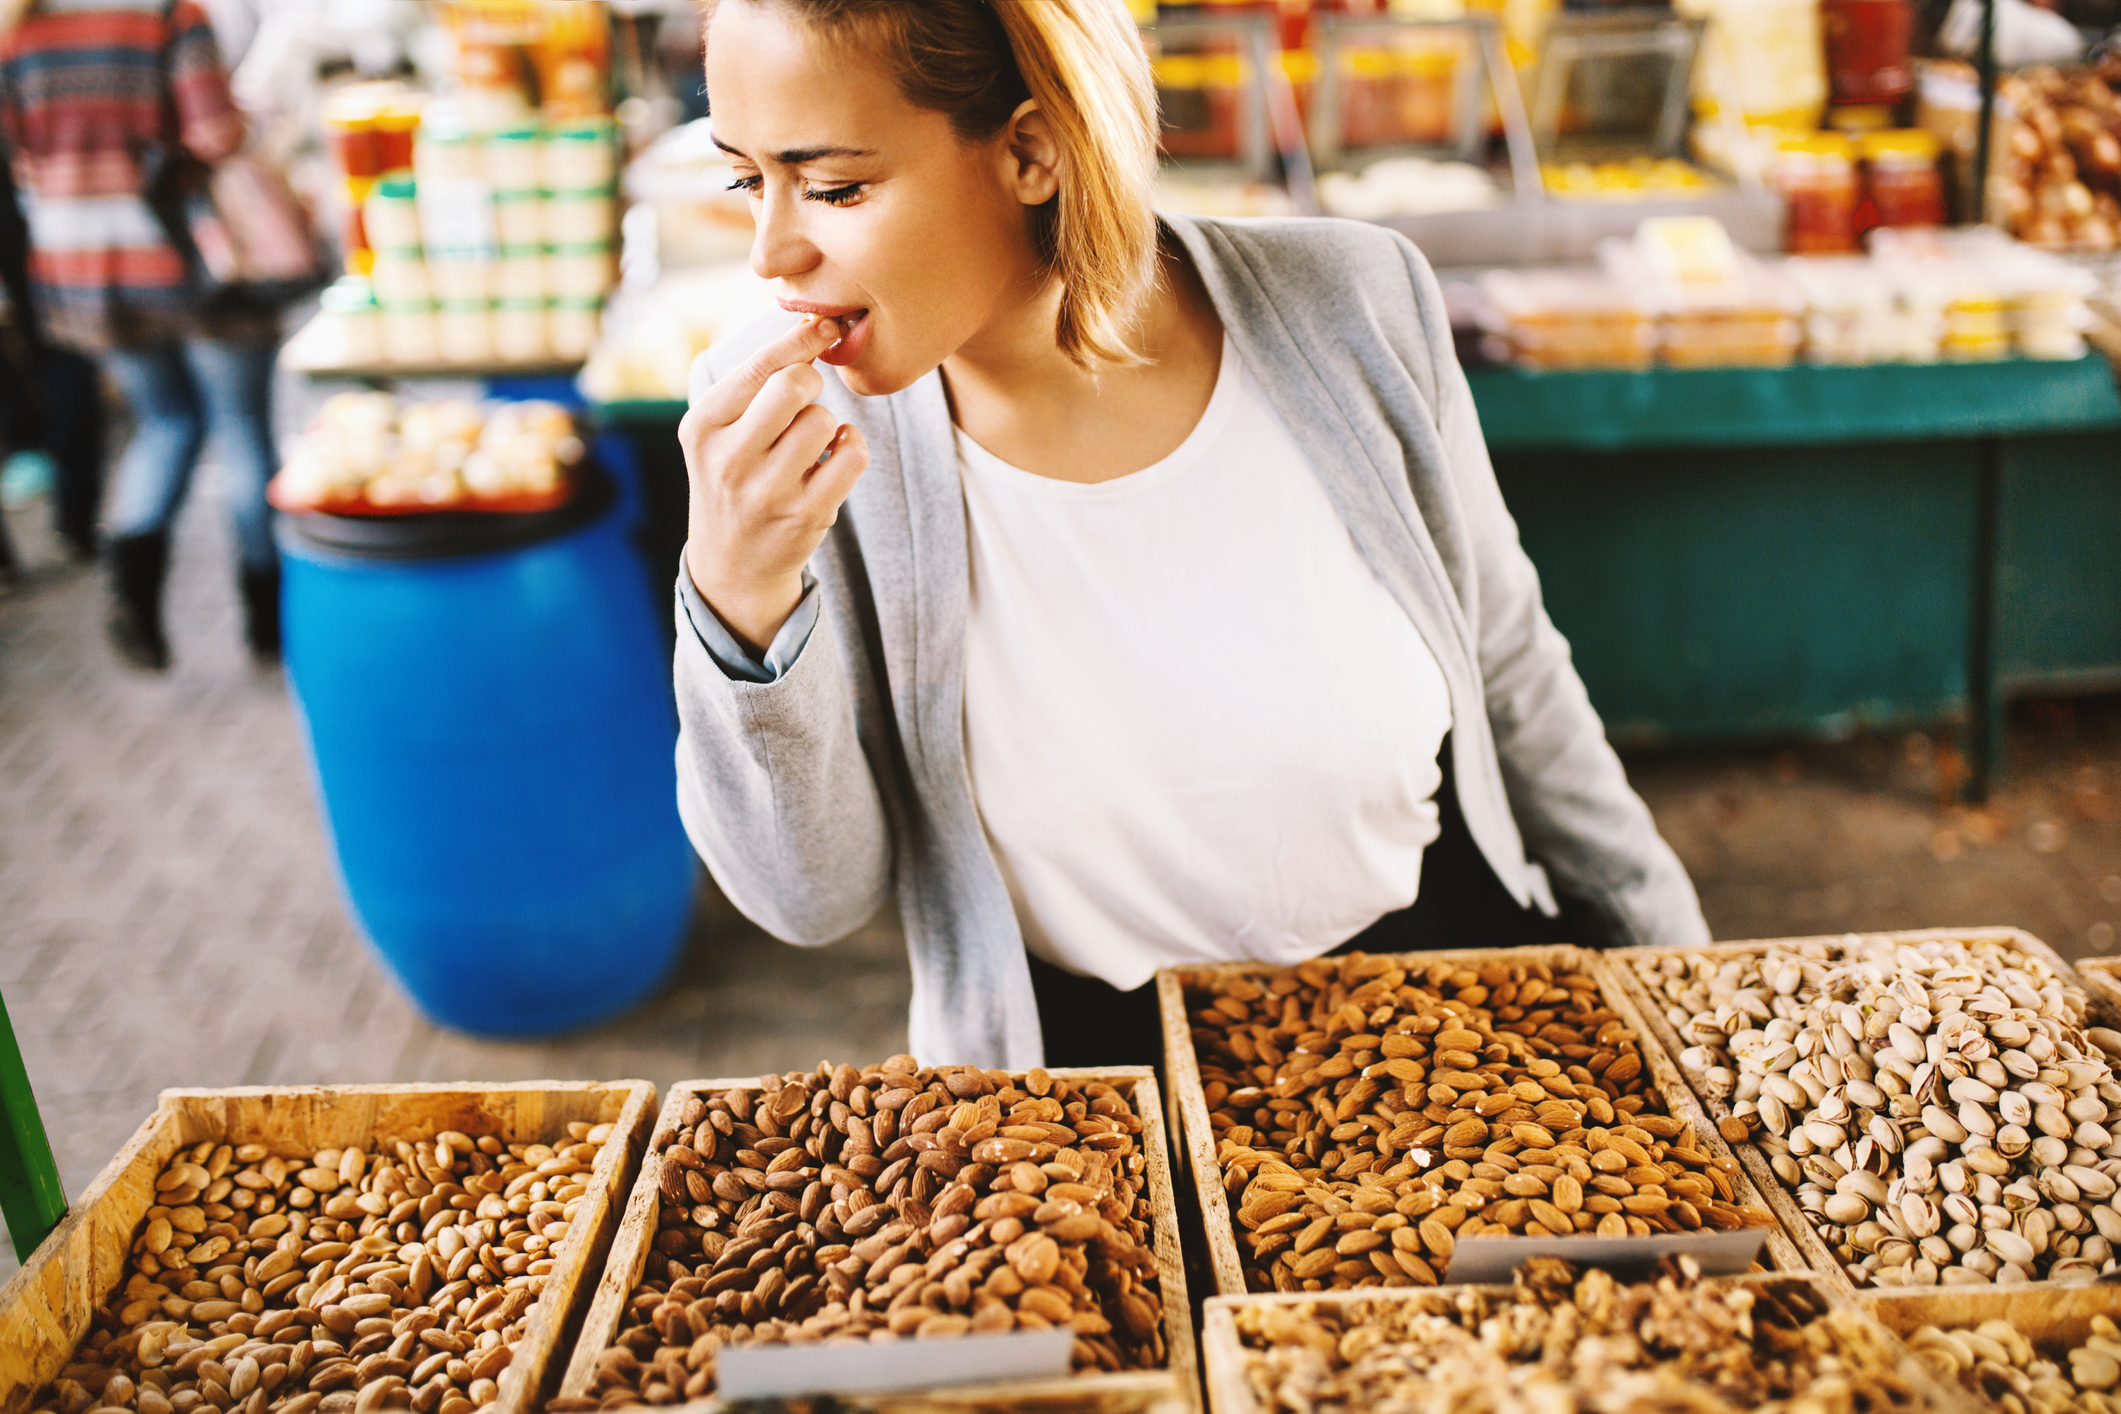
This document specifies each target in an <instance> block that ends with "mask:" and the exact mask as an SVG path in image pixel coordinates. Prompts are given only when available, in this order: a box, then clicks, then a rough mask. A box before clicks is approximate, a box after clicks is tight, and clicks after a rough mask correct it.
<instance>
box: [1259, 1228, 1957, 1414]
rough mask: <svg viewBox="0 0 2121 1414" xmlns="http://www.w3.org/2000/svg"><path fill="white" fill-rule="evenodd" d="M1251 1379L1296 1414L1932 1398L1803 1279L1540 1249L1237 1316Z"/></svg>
mask: <svg viewBox="0 0 2121 1414" xmlns="http://www.w3.org/2000/svg"><path fill="white" fill-rule="evenodd" d="M1236 1320H1237V1329H1238V1335H1239V1338H1240V1339H1241V1340H1242V1341H1243V1343H1244V1346H1245V1352H1246V1359H1245V1370H1244V1373H1245V1379H1246V1382H1247V1383H1248V1384H1249V1385H1250V1387H1251V1389H1252V1392H1253V1395H1254V1397H1255V1398H1256V1399H1257V1401H1258V1403H1259V1406H1260V1407H1261V1408H1262V1409H1264V1410H1271V1411H1277V1414H1278V1411H1283V1410H1287V1411H1290V1414H1430V1411H1436V1410H1448V1411H1450V1414H1555V1411H1569V1410H1583V1411H1586V1412H1587V1414H1589V1411H1599V1412H1600V1414H1605V1411H1611V1414H1622V1412H1623V1411H1627V1412H1628V1414H1633V1411H1657V1410H1663V1411H1679V1410H1685V1411H1690V1414H1738V1411H1759V1412H1760V1414H1855V1411H1867V1412H1868V1414H1882V1412H1883V1411H1887V1410H1906V1409H1913V1408H1924V1407H1930V1406H1929V1402H1928V1401H1927V1400H1926V1399H1925V1398H1924V1395H1925V1394H1926V1393H1927V1391H1926V1390H1924V1389H1923V1388H1921V1387H1920V1381H1919V1377H1918V1378H1916V1379H1910V1378H1909V1377H1908V1376H1907V1375H1904V1374H1903V1373H1902V1372H1901V1369H1900V1366H1901V1365H1902V1363H1903V1362H1904V1360H1905V1356H1904V1355H1902V1354H1901V1353H1900V1352H1899V1351H1898V1350H1896V1349H1895V1348H1894V1345H1893V1342H1892V1338H1891V1337H1890V1336H1889V1335H1887V1334H1886V1333H1885V1331H1884V1330H1883V1329H1882V1328H1880V1327H1879V1326H1878V1325H1877V1324H1876V1323H1875V1322H1873V1321H1871V1320H1869V1319H1868V1318H1867V1317H1864V1316H1862V1315H1859V1314H1858V1313H1856V1312H1854V1311H1851V1310H1845V1309H1834V1308H1832V1307H1829V1306H1828V1305H1827V1303H1826V1302H1825V1301H1824V1300H1823V1299H1822V1298H1821V1296H1820V1294H1819V1293H1818V1292H1817V1291H1815V1290H1813V1289H1811V1287H1810V1286H1809V1285H1808V1284H1807V1283H1805V1282H1803V1281H1799V1280H1793V1279H1788V1278H1784V1279H1779V1280H1767V1281H1758V1282H1749V1283H1745V1284H1743V1285H1727V1286H1721V1287H1719V1286H1715V1285H1709V1284H1704V1283H1702V1282H1700V1281H1699V1279H1698V1274H1697V1273H1696V1271H1695V1270H1694V1268H1693V1267H1692V1264H1691V1263H1688V1262H1685V1261H1682V1262H1680V1263H1676V1264H1672V1266H1671V1267H1669V1268H1667V1270H1666V1271H1665V1273H1664V1274H1663V1275H1661V1276H1659V1277H1657V1278H1656V1279H1655V1280H1652V1281H1646V1282H1640V1283H1636V1284H1633V1285H1625V1286H1624V1285H1621V1284H1619V1283H1617V1282H1615V1281H1614V1279H1613V1278H1612V1277H1611V1276H1609V1275H1608V1274H1607V1273H1605V1272H1604V1271H1601V1270H1597V1269H1593V1270H1590V1271H1585V1272H1582V1273H1580V1274H1579V1273H1578V1271H1577V1270H1576V1268H1575V1267H1573V1266H1571V1265H1570V1264H1569V1263H1567V1262H1562V1261H1558V1260H1556V1259H1554V1258H1551V1257H1543V1258H1535V1259H1533V1260H1532V1261H1529V1262H1527V1263H1525V1264H1524V1265H1523V1266H1522V1267H1520V1268H1519V1269H1518V1272H1517V1281H1516V1284H1515V1287H1514V1289H1512V1290H1511V1291H1509V1292H1507V1293H1499V1292H1498V1293H1495V1294H1490V1293H1489V1292H1487V1291H1485V1290H1483V1289H1481V1288H1477V1287H1473V1288H1461V1289H1460V1291H1459V1292H1458V1293H1457V1294H1456V1295H1455V1296H1448V1295H1446V1294H1444V1293H1442V1292H1436V1293H1431V1294H1421V1295H1411V1296H1405V1297H1397V1298H1381V1297H1372V1298H1368V1299H1365V1300H1359V1301H1352V1302H1325V1301H1315V1302H1294V1303H1290V1304H1285V1305H1263V1304H1256V1305H1248V1306H1246V1307H1244V1308H1242V1309H1241V1310H1239V1311H1238V1312H1237V1315H1236Z"/></svg>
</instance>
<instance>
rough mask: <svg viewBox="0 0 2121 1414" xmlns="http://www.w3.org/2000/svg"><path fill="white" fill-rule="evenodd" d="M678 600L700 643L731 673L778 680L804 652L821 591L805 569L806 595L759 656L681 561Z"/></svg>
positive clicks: (751, 679) (743, 678)
mask: <svg viewBox="0 0 2121 1414" xmlns="http://www.w3.org/2000/svg"><path fill="white" fill-rule="evenodd" d="M678 602H679V603H680V604H682V605H683V606H684V609H685V619H686V621H687V622H688V623H690V624H691V625H692V632H693V634H694V636H695V637H697V638H698V639H699V640H700V647H702V648H704V649H706V650H707V656H708V657H709V658H712V659H713V660H714V664H715V666H716V667H718V668H720V669H721V670H722V671H723V672H724V673H725V674H727V675H728V676H729V677H731V678H734V679H735V680H736V681H738V682H756V683H768V682H776V681H778V680H779V679H780V676H781V674H783V673H785V672H787V671H788V669H789V668H791V667H792V666H794V664H795V660H796V659H797V658H798V657H800V656H801V655H802V652H803V646H804V645H805V644H807V643H808V642H810V632H811V630H812V629H814V628H816V627H817V615H818V593H817V580H816V579H815V578H813V577H812V576H811V574H810V572H809V571H808V570H805V571H804V572H803V597H802V599H801V600H799V601H798V602H797V603H796V606H795V612H794V613H792V614H790V615H789V616H788V622H786V623H784V624H782V625H781V631H780V632H779V633H777V634H775V635H774V636H773V642H771V643H769V644H768V645H766V656H765V657H764V658H756V657H753V656H752V655H751V653H750V652H749V651H748V650H746V649H745V647H744V645H743V644H741V643H739V642H737V639H736V635H735V634H733V633H731V632H730V631H729V629H728V627H727V625H725V624H723V622H722V621H721V619H720V618H719V617H717V616H716V614H715V612H714V610H712V609H710V608H708V607H707V601H706V600H705V599H702V598H701V597H700V591H699V590H698V589H696V588H694V587H693V583H692V576H691V575H690V574H688V573H687V572H686V570H685V566H684V565H683V563H682V562H681V563H680V564H679V565H678Z"/></svg>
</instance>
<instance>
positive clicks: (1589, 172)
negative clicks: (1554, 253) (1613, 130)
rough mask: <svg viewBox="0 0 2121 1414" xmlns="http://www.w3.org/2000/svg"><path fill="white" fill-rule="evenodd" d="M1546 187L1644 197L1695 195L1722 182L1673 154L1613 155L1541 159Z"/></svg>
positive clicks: (1567, 194)
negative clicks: (1597, 158)
mask: <svg viewBox="0 0 2121 1414" xmlns="http://www.w3.org/2000/svg"><path fill="white" fill-rule="evenodd" d="M1539 174H1540V177H1541V179H1542V180H1543V181H1544V182H1545V184H1546V189H1547V190H1548V191H1549V192H1550V193H1552V194H1553V195H1555V196H1558V197H1563V198H1567V199H1569V200H1593V201H1645V200H1655V199H1656V198H1658V197H1668V196H1698V195H1700V194H1702V193H1704V192H1708V191H1713V190H1715V189H1716V188H1718V187H1720V186H1721V185H1722V183H1720V182H1718V181H1717V180H1716V179H1715V178H1713V177H1711V176H1709V175H1708V174H1707V173H1706V172H1704V171H1702V170H1701V169H1700V168H1699V167H1696V166H1694V165H1693V164H1692V163H1690V162H1684V161H1681V160H1680V159H1679V158H1677V157H1629V158H1613V159H1610V160H1607V161H1603V162H1567V163H1561V162H1545V163H1541V164H1540V168H1539Z"/></svg>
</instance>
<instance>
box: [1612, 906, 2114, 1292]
mask: <svg viewBox="0 0 2121 1414" xmlns="http://www.w3.org/2000/svg"><path fill="white" fill-rule="evenodd" d="M1855 936H1859V935H1856V934H1842V935H1839V936H1834V937H1817V938H1762V939H1755V940H1752V941H1749V942H1736V943H1711V944H1710V945H1709V946H1707V947H1705V948H1617V949H1615V950H1614V951H1613V952H1612V953H1611V954H1609V955H1608V957H1607V959H1606V961H1607V964H1608V966H1610V967H1611V969H1612V971H1613V974H1614V976H1615V977H1616V979H1617V980H1618V982H1619V985H1620V987H1621V988H1622V990H1623V991H1624V992H1625V993H1626V995H1627V998H1628V1000H1629V1002H1630V1004H1631V1005H1633V1007H1634V1008H1635V1010H1636V1011H1637V1013H1638V1014H1639V1015H1640V1016H1641V1017H1642V1019H1643V1021H1644V1023H1645V1024H1646V1026H1647V1027H1648V1034H1650V1035H1653V1036H1655V1037H1656V1038H1657V1041H1658V1044H1659V1045H1660V1046H1661V1047H1663V1048H1664V1049H1665V1050H1667V1051H1668V1052H1669V1053H1670V1054H1671V1055H1672V1056H1673V1058H1674V1059H1675V1061H1676V1059H1677V1057H1678V1055H1679V1053H1680V1052H1681V1051H1682V1050H1684V1049H1685V1048H1686V1043H1685V1042H1684V1041H1683V1040H1682V1039H1681V1038H1680V1036H1679V1033H1678V1032H1677V1031H1675V1030H1674V1029H1673V1028H1672V1023H1671V1021H1670V1019H1669V1018H1667V1017H1666V1016H1665V1014H1664V1007H1663V1004H1662V1003H1660V1002H1659V1001H1658V1000H1657V999H1656V998H1655V997H1653V996H1652V995H1651V994H1650V990H1649V988H1648V987H1647V986H1646V985H1645V984H1644V983H1643V981H1642V979H1641V978H1640V977H1638V976H1636V974H1635V968H1634V966H1633V960H1634V959H1636V958H1644V957H1647V958H1664V957H1670V956H1673V955H1675V954H1676V955H1678V956H1682V957H1693V956H1697V955H1704V954H1705V955H1707V956H1709V957H1744V956H1747V955H1749V954H1752V953H1757V952H1760V951H1763V950H1764V949H1767V948H1769V947H1776V946H1792V945H1797V944H1810V943H1826V944H1829V945H1831V944H1836V943H1841V942H1845V941H1846V940H1847V939H1848V938H1850V937H1855ZM1860 936H1862V937H1868V938H1887V939H1890V940H1891V941H1893V942H1896V943H1922V942H1935V941H1938V940H1956V941H1964V942H1988V941H2000V942H2008V943H2010V944H2012V945H2013V946H2015V947H2017V948H2019V949H2020V950H2021V951H2023V952H2025V953H2027V954H2029V955H2031V956H2033V957H2037V958H2039V959H2041V960H2042V961H2043V962H2045V963H2047V965H2048V966H2049V967H2052V968H2054V969H2055V971H2056V972H2057V973H2059V974H2060V975H2061V976H2062V978H2063V980H2064V981H2066V982H2069V983H2071V984H2073V985H2075V986H2078V987H2080V988H2084V990H2085V991H2086V994H2087V995H2091V993H2090V989H2089V988H2085V987H2084V979H2083V978H2082V977H2080V976H2079V975H2078V973H2077V971H2076V969H2074V968H2072V967H2071V966H2070V965H2069V964H2068V963H2067V962H2065V961H2063V960H2062V958H2061V956H2060V955H2059V954H2057V953H2056V952H2055V950H2054V949H2053V948H2051V947H2049V946H2048V945H2047V944H2046V943H2043V942H2041V941H2040V940H2039V939H2038V938H2036V937H2034V936H2033V935H2032V934H2030V933H2028V932H2026V931H2024V930H2023V929H2021V928H1924V929H1918V930H1912V931H1908V932H1900V933H1865V934H1861V935H1860ZM1675 1068H1676V1066H1675ZM1681 1074H1682V1075H1683V1074H1684V1072H1683V1071H1682V1072H1681ZM1686 1084H1687V1085H1688V1086H1689V1087H1690V1088H1691V1087H1692V1084H1693V1082H1692V1081H1691V1080H1687V1081H1686ZM1696 1097H1697V1098H1698V1099H1699V1100H1700V1101H1701V1103H1702V1105H1703V1106H1704V1107H1705V1108H1706V1109H1707V1110H1708V1112H1709V1113H1710V1114H1712V1115H1714V1116H1715V1117H1716V1118H1718V1119H1722V1118H1723V1117H1724V1116H1726V1115H1728V1114H1730V1112H1731V1106H1730V1102H1729V1101H1728V1100H1724V1099H1717V1098H1715V1097H1713V1096H1707V1095H1699V1094H1698V1093H1697V1096H1696ZM1732 1147H1733V1148H1734V1149H1735V1150H1736V1151H1737V1154H1738V1162H1740V1163H1741V1164H1743V1165H1745V1171H1746V1173H1747V1175H1748V1176H1750V1177H1751V1179H1752V1180H1753V1186H1754V1187H1756V1188H1758V1189H1759V1190H1760V1191H1761V1192H1763V1193H1765V1194H1766V1195H1767V1199H1768V1203H1769V1204H1770V1205H1771V1206H1772V1207H1773V1208H1774V1210H1775V1216H1776V1217H1777V1218H1778V1219H1779V1220H1780V1221H1781V1223H1782V1226H1783V1228H1784V1229H1785V1230H1787V1231H1788V1232H1789V1234H1790V1235H1791V1236H1792V1237H1794V1238H1795V1239H1796V1241H1797V1248H1798V1250H1799V1251H1800V1252H1801V1253H1802V1254H1803V1256H1804V1261H1805V1264H1806V1265H1808V1266H1810V1267H1811V1268H1812V1270H1813V1271H1815V1272H1817V1273H1819V1274H1821V1275H1823V1276H1825V1277H1827V1278H1828V1279H1830V1280H1832V1281H1835V1282H1837V1283H1839V1284H1840V1286H1841V1288H1842V1289H1843V1290H1844V1291H1845V1292H1848V1293H1850V1294H1856V1293H1865V1294H1868V1293H1870V1292H1871V1291H1873V1290H1890V1289H1891V1288H1872V1287H1861V1286H1858V1285H1856V1283H1855V1282H1854V1280H1852V1279H1851V1278H1850V1276H1849V1274H1848V1269H1847V1268H1846V1267H1844V1266H1843V1265H1842V1263H1841V1259H1840V1258H1839V1257H1836V1256H1835V1255H1834V1251H1833V1249H1832V1248H1831V1247H1828V1246H1827V1245H1826V1240H1825V1239H1824V1238H1822V1237H1821V1236H1820V1235H1819V1233H1818V1230H1817V1229H1815V1228H1814V1227H1813V1226H1812V1223H1811V1220H1810V1219H1809V1218H1807V1217H1806V1216H1805V1213H1804V1209H1802V1208H1801V1207H1799V1206H1798V1205H1797V1197H1796V1195H1795V1194H1794V1193H1792V1192H1790V1190H1789V1189H1787V1188H1785V1187H1783V1185H1782V1180H1780V1179H1779V1178H1777V1177H1776V1176H1775V1171H1774V1169H1773V1168H1771V1167H1770V1166H1769V1164H1768V1157H1767V1152H1766V1151H1765V1150H1763V1149H1762V1148H1761V1147H1760V1146H1759V1145H1758V1144H1754V1143H1751V1142H1750V1141H1748V1142H1744V1143H1740V1144H1736V1145H1733V1146H1732ZM1967 1289H1970V1290H1971V1289H1977V1288H1967ZM2024 1289H2026V1290H2032V1291H2056V1292H2059V1291H2065V1290H2068V1289H2069V1288H2068V1287H2067V1286H2061V1285H2058V1284H2056V1283H2054V1282H2045V1281H2038V1282H2028V1283H2026V1285H2025V1288H2024Z"/></svg>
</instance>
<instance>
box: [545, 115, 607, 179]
mask: <svg viewBox="0 0 2121 1414" xmlns="http://www.w3.org/2000/svg"><path fill="white" fill-rule="evenodd" d="M542 156H543V169H542V180H541V181H540V182H539V183H538V185H540V186H542V187H544V188H545V189H546V190H547V191H592V190H600V189H608V188H609V187H610V186H611V185H612V181H613V179H614V178H615V177H616V176H617V172H616V170H615V165H616V162H617V159H618V134H617V129H616V128H615V127H614V126H613V125H612V121H611V119H609V118H603V117H593V118H580V119H576V120H575V121H572V122H566V123H559V124H556V125H554V126H553V127H552V128H551V129H549V130H548V131H547V132H546V134H545V141H544V144H543V153H542Z"/></svg>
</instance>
